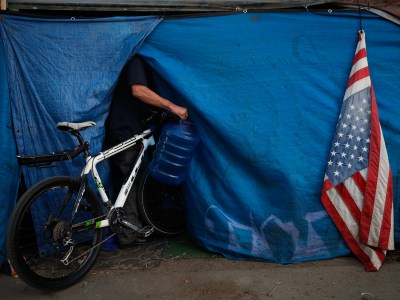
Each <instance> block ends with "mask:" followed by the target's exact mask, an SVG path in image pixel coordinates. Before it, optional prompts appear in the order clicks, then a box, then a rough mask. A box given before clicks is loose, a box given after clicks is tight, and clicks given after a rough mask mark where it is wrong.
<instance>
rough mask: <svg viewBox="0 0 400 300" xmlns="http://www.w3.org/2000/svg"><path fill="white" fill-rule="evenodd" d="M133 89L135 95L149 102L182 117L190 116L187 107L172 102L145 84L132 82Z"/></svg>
mask: <svg viewBox="0 0 400 300" xmlns="http://www.w3.org/2000/svg"><path fill="white" fill-rule="evenodd" d="M131 91H132V95H133V96H135V97H136V98H138V99H139V100H141V101H143V102H145V103H147V104H150V105H153V106H157V107H160V108H164V109H166V110H169V111H170V112H171V113H173V114H175V115H177V116H178V117H179V118H181V119H184V120H185V119H187V118H188V111H187V108H185V107H182V106H179V105H176V104H174V103H172V102H171V101H169V100H168V99H165V98H163V97H161V96H160V95H158V94H157V93H156V92H154V91H152V90H151V89H149V88H148V87H147V86H145V85H143V84H132V85H131Z"/></svg>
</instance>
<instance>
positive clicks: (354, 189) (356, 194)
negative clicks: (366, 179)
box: [343, 177, 364, 211]
mask: <svg viewBox="0 0 400 300" xmlns="http://www.w3.org/2000/svg"><path fill="white" fill-rule="evenodd" d="M343 184H344V186H345V187H346V189H347V190H348V191H349V193H350V195H351V197H352V198H353V200H354V202H355V204H356V205H357V206H358V209H359V210H360V211H361V210H362V208H363V203H364V195H363V194H362V193H361V191H360V189H359V188H358V185H357V184H356V183H355V182H354V180H353V178H351V177H349V178H348V179H346V180H345V181H344V182H343Z"/></svg>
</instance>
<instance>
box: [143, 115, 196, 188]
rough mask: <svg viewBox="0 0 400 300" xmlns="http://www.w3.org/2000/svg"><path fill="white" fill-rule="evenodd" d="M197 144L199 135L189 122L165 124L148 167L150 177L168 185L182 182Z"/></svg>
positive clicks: (180, 121)
mask: <svg viewBox="0 0 400 300" xmlns="http://www.w3.org/2000/svg"><path fill="white" fill-rule="evenodd" d="M199 142H200V137H199V133H198V132H197V130H196V128H195V127H194V124H193V123H192V122H191V121H188V120H179V122H176V123H168V124H166V125H165V126H164V128H163V130H162V133H161V136H160V139H159V141H158V143H157V147H156V151H155V152H154V154H153V160H152V161H151V163H150V166H149V171H150V175H151V176H152V177H153V178H154V179H156V180H157V181H159V182H161V183H164V184H168V185H179V184H181V183H182V182H184V181H185V179H186V177H187V173H188V170H189V164H190V161H191V160H192V157H193V154H194V152H195V150H196V147H197V145H198V144H199Z"/></svg>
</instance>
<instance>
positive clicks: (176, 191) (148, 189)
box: [138, 164, 186, 235]
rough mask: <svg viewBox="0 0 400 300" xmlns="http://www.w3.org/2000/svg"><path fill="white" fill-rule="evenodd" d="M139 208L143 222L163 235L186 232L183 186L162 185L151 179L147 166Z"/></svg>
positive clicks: (142, 182)
mask: <svg viewBox="0 0 400 300" xmlns="http://www.w3.org/2000/svg"><path fill="white" fill-rule="evenodd" d="M138 206H139V212H140V216H141V217H142V221H143V222H144V223H145V224H146V225H149V226H152V227H153V228H154V230H155V231H156V232H158V233H160V234H162V235H176V234H179V233H182V232H184V231H185V230H186V222H185V213H184V212H185V208H184V198H183V191H182V186H181V185H179V186H171V185H166V184H162V183H160V182H158V181H156V180H155V179H154V178H153V177H151V175H150V173H149V169H148V165H147V164H146V166H145V169H144V170H143V173H142V174H141V176H140V181H139V186H138Z"/></svg>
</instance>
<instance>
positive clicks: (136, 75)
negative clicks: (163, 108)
mask: <svg viewBox="0 0 400 300" xmlns="http://www.w3.org/2000/svg"><path fill="white" fill-rule="evenodd" d="M127 77H128V84H129V86H131V85H132V84H143V85H145V86H148V85H149V82H148V76H147V69H146V65H145V62H144V61H143V59H142V58H141V57H140V56H138V55H135V56H134V57H133V58H132V59H131V60H130V61H129V62H128V65H127Z"/></svg>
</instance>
